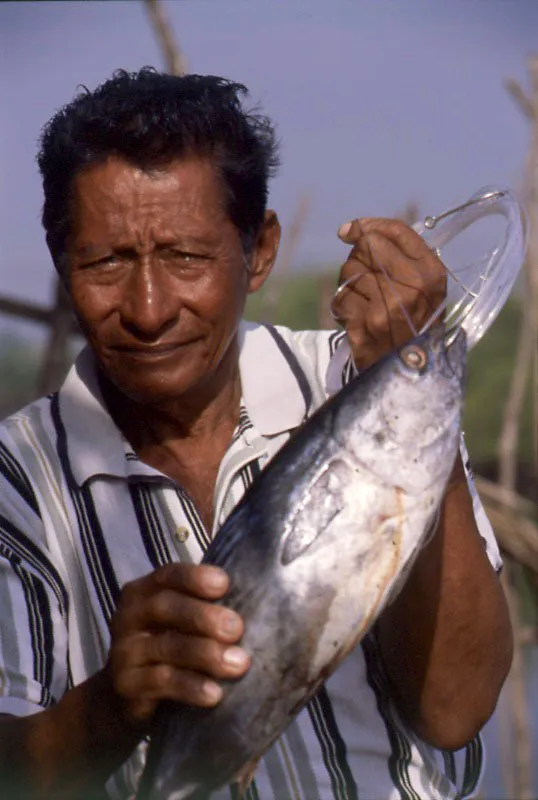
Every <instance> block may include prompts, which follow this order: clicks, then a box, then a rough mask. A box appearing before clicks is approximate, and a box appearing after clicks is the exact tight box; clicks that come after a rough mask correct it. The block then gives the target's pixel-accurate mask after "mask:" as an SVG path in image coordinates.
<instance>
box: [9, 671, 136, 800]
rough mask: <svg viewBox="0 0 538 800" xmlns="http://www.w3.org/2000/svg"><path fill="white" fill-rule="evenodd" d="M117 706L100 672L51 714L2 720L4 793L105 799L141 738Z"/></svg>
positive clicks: (59, 799)
mask: <svg viewBox="0 0 538 800" xmlns="http://www.w3.org/2000/svg"><path fill="white" fill-rule="evenodd" d="M117 704H118V701H117V700H116V699H115V698H114V696H113V695H112V692H111V690H110V688H109V685H108V681H107V678H106V677H105V674H104V673H102V672H100V673H97V675H95V676H93V677H92V678H90V679H89V680H87V681H85V682H84V683H83V684H80V685H79V686H77V687H75V688H74V689H72V690H71V691H69V692H68V693H67V694H66V695H65V696H64V697H63V698H62V700H61V701H60V702H59V703H58V704H57V705H56V706H53V707H52V708H50V709H47V710H45V711H42V712H39V713H37V714H34V715H32V716H28V717H10V716H3V717H0V787H1V789H2V790H3V791H4V792H6V791H7V790H8V789H9V796H10V797H13V798H21V799H22V798H24V800H64V799H65V800H73V798H74V797H83V796H84V797H90V798H94V797H95V798H101V797H104V796H105V794H104V784H105V782H106V780H107V779H108V777H109V776H110V775H111V774H112V773H113V772H114V771H115V770H116V769H118V768H119V767H120V766H121V764H122V763H123V762H124V761H125V760H126V759H127V758H128V757H129V755H130V754H131V752H132V751H133V749H134V748H135V746H136V744H137V742H138V740H139V738H140V737H138V736H135V735H134V734H133V732H132V731H128V730H126V729H125V726H123V725H122V723H121V719H122V714H121V709H119V708H118V705H117ZM2 796H3V794H2ZM6 796H7V794H6Z"/></svg>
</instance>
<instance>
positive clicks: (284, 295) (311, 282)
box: [245, 270, 336, 331]
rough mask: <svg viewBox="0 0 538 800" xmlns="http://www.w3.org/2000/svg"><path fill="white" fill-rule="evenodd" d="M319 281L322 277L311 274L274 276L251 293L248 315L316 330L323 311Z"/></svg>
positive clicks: (264, 320) (251, 317)
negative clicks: (259, 288) (258, 289)
mask: <svg viewBox="0 0 538 800" xmlns="http://www.w3.org/2000/svg"><path fill="white" fill-rule="evenodd" d="M319 284H320V277H319V276H315V275H312V274H302V275H293V276H292V277H290V278H284V279H283V278H278V277H274V278H273V279H272V280H271V279H270V280H269V281H268V283H267V284H266V285H265V286H264V287H263V288H262V289H261V290H260V291H259V292H257V294H254V295H251V296H250V297H249V300H248V303H247V309H246V312H245V315H246V317H247V319H250V320H253V321H254V322H271V323H272V324H273V325H285V326H286V327H287V328H292V329H293V330H297V331H299V330H315V329H316V328H318V327H319V319H320V313H321V297H320V291H319ZM334 285H335V287H336V270H335V277H334Z"/></svg>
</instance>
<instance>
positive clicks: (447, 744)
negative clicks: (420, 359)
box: [0, 70, 511, 800]
mask: <svg viewBox="0 0 538 800" xmlns="http://www.w3.org/2000/svg"><path fill="white" fill-rule="evenodd" d="M242 91H243V87H241V86H238V85H236V84H232V83H230V82H227V81H224V80H222V79H218V78H212V77H200V76H187V77H184V78H177V77H172V76H167V75H160V74H157V73H155V72H152V71H148V70H145V71H142V72H140V73H138V74H135V75H129V74H127V73H118V74H116V75H115V76H114V77H113V78H112V79H111V80H110V81H108V82H106V83H105V84H104V85H103V86H101V87H99V88H98V89H97V90H96V91H95V92H93V93H85V94H82V95H80V96H78V97H77V98H76V99H75V100H74V101H73V102H72V103H71V104H70V105H68V106H66V108H64V109H62V110H61V111H60V112H58V113H57V114H56V116H55V117H54V118H53V119H52V120H51V122H50V123H49V125H48V126H47V127H46V128H45V131H44V134H43V137H42V142H41V151H40V156H39V165H40V169H41V173H42V176H43V186H44V195H45V203H44V210H43V224H44V227H45V231H46V235H47V242H48V246H49V249H50V252H51V255H52V258H53V261H54V264H55V266H56V269H57V270H58V272H59V274H60V276H61V279H62V280H63V281H64V283H65V286H66V287H67V289H68V291H69V294H70V297H71V301H72V305H73V308H74V311H75V313H76V315H77V318H78V320H79V322H80V325H81V328H82V330H83V332H84V334H85V336H86V339H87V342H88V347H87V349H86V350H85V351H84V352H83V353H82V355H81V356H80V357H79V359H78V360H77V363H76V365H75V367H74V368H73V369H72V370H71V372H70V374H69V376H68V377H67V379H66V382H65V383H64V385H63V386H62V387H61V389H60V391H59V392H58V393H56V394H54V395H52V396H50V397H47V398H43V399H41V400H39V401H37V402H36V403H33V404H32V405H30V406H29V407H28V408H26V409H24V410H23V411H21V412H20V413H19V414H16V415H14V416H13V417H11V418H9V419H8V420H6V421H5V423H4V424H3V426H2V429H1V442H2V444H1V447H0V456H1V462H0V463H1V474H2V489H1V495H0V514H1V516H0V530H1V534H0V548H1V549H0V556H1V562H0V596H1V597H2V599H3V608H4V613H3V616H2V622H1V634H2V635H1V639H0V641H1V662H0V663H1V673H0V675H1V677H2V696H1V697H0V712H2V714H3V716H2V717H1V718H0V764H1V770H0V774H1V775H2V779H3V783H4V785H6V786H7V785H9V786H10V787H12V790H13V791H15V789H13V787H17V788H18V789H19V790H20V792H21V795H22V796H24V797H36V798H38V797H51V798H79V797H87V796H94V795H95V794H98V793H99V792H104V786H105V784H106V787H107V791H108V793H109V795H110V796H112V797H120V798H126V797H130V796H132V794H133V792H134V791H135V789H136V783H137V780H138V777H139V774H140V768H141V764H142V761H143V753H144V739H145V737H146V736H147V734H148V732H149V730H150V728H151V722H152V719H153V717H154V714H155V710H156V708H157V706H158V705H159V703H160V702H161V701H162V700H177V701H181V702H183V703H187V704H190V705H193V706H207V707H210V706H212V705H215V704H216V703H218V702H219V699H220V696H221V688H220V686H219V681H220V680H222V679H225V678H228V679H234V678H239V677H240V676H241V675H242V674H243V673H244V672H245V671H246V670H247V669H248V666H249V660H248V656H247V654H246V653H245V652H244V651H243V650H242V649H241V647H240V640H241V635H242V630H243V621H242V620H241V619H240V618H239V617H238V616H237V615H236V614H235V613H233V612H231V611H229V610H227V609H225V608H224V607H223V606H220V605H219V604H218V603H214V602H211V601H215V600H218V599H219V598H220V597H222V596H223V594H224V593H225V591H226V588H227V585H228V579H227V576H226V575H225V574H223V573H222V572H221V571H219V570H218V569H216V568H212V567H207V566H200V565H198V562H199V560H200V558H201V556H202V554H203V551H204V549H205V547H206V546H207V544H208V542H209V541H210V538H211V536H212V535H213V534H214V532H215V531H216V530H217V529H218V527H219V525H220V524H221V522H222V521H223V519H224V518H225V517H226V516H227V514H228V513H229V511H230V509H231V508H232V507H233V506H234V504H235V503H236V502H237V500H238V499H239V497H240V496H241V494H242V493H243V491H244V489H245V486H247V485H248V483H249V482H250V481H251V480H252V479H253V477H254V476H255V475H256V474H257V473H258V472H259V471H260V469H261V468H263V467H264V465H265V464H266V463H267V461H268V460H269V459H270V458H271V457H272V456H273V455H274V454H275V453H276V452H277V451H278V449H279V448H280V447H281V446H282V444H283V443H284V442H285V441H286V439H287V438H288V437H289V434H290V432H291V431H292V430H293V429H294V428H296V427H297V426H298V425H299V424H300V423H301V422H302V421H303V420H304V418H305V417H306V416H307V415H308V414H309V413H311V411H312V410H313V409H314V407H315V406H316V405H319V404H320V403H321V402H323V400H324V399H325V397H326V396H327V394H328V392H329V387H328V383H327V382H328V380H329V378H330V376H333V378H332V379H334V376H335V375H337V376H338V379H339V380H340V381H341V380H343V378H342V375H345V374H349V373H350V371H351V367H352V361H351V359H352V360H353V362H354V364H355V366H357V367H359V368H364V367H367V366H368V365H369V364H371V363H373V362H374V361H375V360H376V359H377V358H379V357H380V356H381V355H382V354H383V353H385V352H387V351H388V350H390V349H391V348H392V347H394V346H395V345H398V344H401V343H402V342H403V341H405V340H406V339H407V338H409V327H408V324H407V321H406V319H405V314H404V313H403V312H402V309H401V306H400V304H399V303H398V302H397V300H396V295H395V293H394V292H393V291H391V290H390V289H389V288H388V287H387V285H386V281H385V279H384V277H383V275H381V274H379V273H378V272H377V271H376V265H378V264H379V263H381V262H382V263H383V264H384V265H385V268H386V269H387V271H388V272H389V274H390V275H391V276H392V279H393V281H394V282H395V285H397V286H398V289H399V295H400V297H401V298H402V302H403V304H404V308H405V309H406V312H407V314H409V315H411V316H412V318H413V320H414V322H415V325H416V326H417V327H419V326H420V325H422V324H423V323H424V322H425V321H426V320H427V319H428V317H429V316H430V314H431V312H432V309H433V308H435V306H436V305H437V304H438V303H439V302H440V300H441V299H442V297H443V292H444V282H443V277H442V276H443V269H442V266H441V264H440V263H439V262H438V260H437V259H436V257H435V255H434V254H433V253H431V252H430V251H429V249H428V248H427V247H426V245H425V244H424V242H423V241H422V239H420V237H418V236H417V235H416V234H414V232H413V231H411V230H410V229H409V228H407V227H406V226H405V225H403V224H402V223H399V222H395V221H389V220H374V219H369V220H362V221H361V223H359V222H357V221H355V222H353V223H351V224H349V225H346V226H343V228H342V229H341V231H340V234H341V237H342V238H343V240H344V241H345V242H347V243H349V244H351V245H352V249H351V252H350V254H349V256H348V259H347V261H346V263H345V264H344V266H343V268H342V273H341V279H342V280H343V279H345V278H346V277H347V276H348V275H350V274H352V273H354V272H356V271H357V269H361V270H362V271H363V272H365V273H366V276H365V277H364V279H362V280H361V281H360V282H358V283H357V284H355V285H353V284H352V287H351V289H352V291H351V292H350V293H349V294H348V296H347V298H346V304H347V308H346V311H347V313H346V317H347V316H349V319H350V322H349V324H348V325H347V331H346V333H347V335H344V334H337V333H334V332H332V333H331V332H302V333H293V332H291V331H288V330H285V329H278V330H277V329H274V328H270V327H269V328H268V327H264V326H255V325H249V324H247V323H244V322H242V321H241V320H242V314H243V309H244V304H245V300H246V297H247V295H248V293H250V292H255V291H257V290H258V289H259V288H260V287H261V286H262V285H263V283H264V281H265V280H266V278H267V277H268V275H269V273H270V271H271V268H272V265H273V263H274V260H275V257H276V253H277V249H278V244H279V237H280V229H279V223H278V220H277V217H276V215H275V213H274V212H273V211H269V210H267V209H266V200H267V180H268V177H269V176H270V174H271V173H272V171H273V170H274V168H275V167H276V163H277V159H276V154H275V143H274V134H273V131H272V128H271V126H270V124H269V122H268V121H267V120H266V119H265V118H263V117H261V116H256V115H254V114H248V113H246V112H245V111H244V110H243V109H242V107H241V104H240V101H239V96H240V94H241V93H242ZM364 234H366V235H364ZM350 304H351V305H350ZM350 311H351V312H352V313H349V312H350ZM336 388H337V387H336ZM333 390H334V387H333ZM473 504H474V512H475V513H473ZM478 525H479V526H480V530H479V528H478ZM484 540H485V543H484ZM498 567H499V557H498V551H497V549H496V545H495V542H494V538H493V536H492V534H491V530H490V528H489V525H488V524H487V520H486V519H485V517H484V515H483V512H482V510H481V508H480V505H479V502H478V500H477V498H476V496H474V497H473V495H472V493H471V485H470V484H469V482H468V480H467V479H466V475H465V472H464V468H463V465H462V463H461V462H458V463H457V465H456V467H455V469H454V473H453V476H452V480H451V483H450V486H449V488H448V490H447V494H446V499H445V502H444V505H443V509H442V514H441V518H440V522H439V526H438V530H437V532H436V534H435V535H434V537H433V539H432V540H431V542H430V543H429V544H428V545H427V547H425V549H424V550H423V552H422V553H421V554H420V555H419V557H418V560H417V562H416V565H415V567H414V569H413V571H412V573H411V575H410V577H409V580H408V582H407V584H406V586H405V588H404V590H403V591H402V593H401V594H400V596H399V597H398V598H397V600H396V601H395V602H394V603H393V605H392V606H391V607H390V608H389V609H388V610H387V611H386V613H385V614H384V615H383V617H382V619H381V620H380V623H379V625H378V630H377V635H376V637H375V639H373V638H371V637H369V638H368V639H367V640H366V642H365V643H364V644H363V645H362V646H361V647H358V648H357V649H356V651H354V652H353V653H352V654H351V655H350V656H349V657H348V659H347V660H346V661H345V662H344V664H343V665H342V666H341V667H340V668H339V669H338V670H337V672H336V673H335V674H334V675H333V676H332V677H331V678H330V680H329V681H328V682H327V684H326V686H325V687H324V688H323V689H322V690H321V692H320V693H319V694H318V696H317V697H316V698H315V699H314V700H313V701H312V702H311V703H310V704H309V706H308V708H307V709H305V710H304V711H303V712H302V713H301V714H300V715H299V717H298V718H297V720H296V721H294V722H293V723H292V725H291V726H290V728H289V730H288V731H287V732H286V734H285V735H284V736H283V737H282V738H281V739H280V740H279V742H277V744H276V745H275V746H274V747H273V748H272V749H271V750H270V751H269V753H268V754H267V756H266V758H265V759H264V760H263V761H262V763H261V764H260V766H259V768H258V771H257V773H256V776H255V781H254V783H253V785H252V787H251V788H250V789H249V792H248V794H247V796H249V797H252V798H254V797H260V798H263V799H264V800H272V799H273V798H275V800H276V798H278V800H281V799H282V798H289V797H293V798H304V799H306V800H314V798H322V799H323V800H325V799H326V798H327V799H328V798H355V797H360V798H365V797H368V798H374V797H375V798H389V797H390V798H397V797H405V798H408V797H409V798H415V799H416V798H422V797H424V798H454V797H456V796H458V794H457V791H458V790H457V789H456V786H459V787H460V789H461V791H462V792H463V793H468V792H469V791H470V790H471V789H472V787H473V786H474V784H475V782H476V777H477V773H478V772H479V770H480V747H479V743H478V741H477V740H476V739H475V738H474V737H475V736H476V734H477V732H478V731H479V729H480V728H481V727H482V725H483V724H484V723H485V721H486V720H487V719H488V718H489V716H490V715H491V713H492V711H493V709H494V707H495V703H496V701H497V697H498V694H499V691H500V687H501V685H502V682H503V680H504V677H505V675H506V672H507V670H508V667H509V663H510V658H511V636H510V629H509V623H508V617H507V611H506V606H505V602H504V598H503V594H502V591H501V588H500V585H499V581H498V578H497V575H496V572H495V569H496V568H498ZM466 745H467V747H466V752H465V755H466V761H465V765H464V769H463V771H462V770H461V769H459V770H458V765H457V760H456V759H455V758H454V757H453V755H452V752H451V751H453V750H457V749H459V748H463V747H465V746H466ZM230 791H232V796H233V793H234V790H233V789H232V790H229V789H225V790H223V791H222V792H220V793H218V796H219V797H229V796H230Z"/></svg>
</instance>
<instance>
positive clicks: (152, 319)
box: [120, 258, 181, 340]
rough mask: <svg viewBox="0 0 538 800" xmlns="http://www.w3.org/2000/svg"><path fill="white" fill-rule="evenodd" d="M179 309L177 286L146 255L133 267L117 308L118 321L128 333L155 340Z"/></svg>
mask: <svg viewBox="0 0 538 800" xmlns="http://www.w3.org/2000/svg"><path fill="white" fill-rule="evenodd" d="M174 290H175V291H174ZM180 308H181V301H180V299H179V297H178V294H177V287H174V286H172V285H171V282H170V279H169V276H168V275H167V274H166V272H165V271H164V270H161V269H159V266H158V265H156V264H154V263H152V261H151V260H150V259H149V258H148V259H144V260H143V261H141V262H139V263H138V264H137V265H136V266H135V267H134V268H133V271H132V273H131V275H130V276H129V280H128V281H127V284H126V287H125V294H124V297H123V300H122V304H121V309H120V314H121V318H122V322H123V324H124V326H125V327H126V328H127V329H128V330H130V332H131V333H133V334H135V335H136V336H138V337H139V338H144V339H148V340H154V339H158V338H159V337H160V336H162V335H163V334H164V333H165V332H166V331H167V330H168V329H169V328H170V327H172V326H173V325H174V323H175V322H176V321H177V318H178V316H179V312H180Z"/></svg>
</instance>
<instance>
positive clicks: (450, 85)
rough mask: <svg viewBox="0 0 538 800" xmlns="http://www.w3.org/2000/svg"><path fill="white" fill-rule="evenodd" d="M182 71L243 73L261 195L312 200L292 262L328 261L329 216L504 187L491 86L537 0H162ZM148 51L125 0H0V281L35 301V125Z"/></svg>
mask: <svg viewBox="0 0 538 800" xmlns="http://www.w3.org/2000/svg"><path fill="white" fill-rule="evenodd" d="M164 7H165V10H166V13H167V15H168V17H169V19H170V21H171V22H172V24H173V27H174V30H175V32H176V35H177V37H178V39H179V41H180V43H181V46H182V49H183V51H184V53H185V55H186V57H187V60H188V65H189V70H190V71H191V72H200V73H214V74H220V75H223V76H226V77H230V78H233V79H236V80H239V81H241V82H244V83H246V84H247V86H248V87H249V89H250V90H251V94H252V99H253V102H260V103H261V105H262V107H263V109H264V110H265V111H266V112H267V113H268V114H269V115H270V116H271V117H272V118H273V119H274V121H275V122H276V124H277V127H278V132H279V136H280V138H281V140H282V158H283V165H282V169H281V173H280V176H279V177H278V178H277V179H276V180H275V181H274V182H273V184H272V191H271V204H272V206H273V207H275V208H276V209H277V211H278V212H279V214H280V217H281V220H282V222H283V223H284V225H285V224H286V222H288V223H289V221H290V219H291V217H292V214H293V211H294V209H295V207H296V205H297V202H298V200H299V198H300V197H301V195H302V193H304V192H310V193H311V198H312V206H311V210H310V214H309V216H308V219H307V223H306V225H305V228H304V230H303V235H302V238H301V242H300V247H299V249H298V251H297V254H296V259H295V260H296V265H297V267H298V268H301V267H304V266H305V265H309V264H322V263H327V262H331V263H335V264H337V263H339V262H340V261H341V260H343V254H344V250H343V246H342V244H341V243H340V242H339V241H338V240H337V238H336V235H335V231H336V229H337V227H338V225H339V224H340V223H342V222H344V221H346V220H347V219H349V218H351V217H354V216H360V215H387V216H388V215H392V214H396V213H398V212H399V211H401V210H402V209H403V207H404V206H405V205H406V203H408V201H410V200H413V201H416V203H417V204H418V206H419V209H420V210H421V212H422V213H423V214H428V213H437V212H439V211H441V210H443V209H444V208H446V207H447V205H449V204H451V203H452V201H454V200H458V199H465V198H466V197H467V196H469V195H470V194H471V193H473V192H474V191H475V190H477V189H478V188H479V187H481V186H483V185H484V184H491V183H501V184H508V185H510V186H512V187H514V188H517V187H518V185H519V184H520V181H521V175H522V171H523V165H524V161H525V157H526V153H527V147H528V140H529V126H528V124H527V123H526V121H525V120H524V119H523V117H522V115H521V113H520V112H519V111H518V109H517V108H516V107H515V105H514V103H513V101H512V99H511V98H510V97H509V96H508V94H507V92H506V90H505V88H504V86H503V81H504V79H505V78H507V77H514V78H516V79H518V80H519V81H520V82H521V83H522V84H523V85H526V81H527V73H526V60H527V58H528V56H529V55H530V54H531V53H532V52H533V51H534V52H538V0H450V1H449V0H287V1H285V0H271V1H270V2H269V1H268V0H170V2H165V3H164ZM145 64H152V65H155V66H162V65H163V62H162V58H161V53H160V50H159V48H158V45H157V43H156V41H155V39H154V36H153V32H152V29H151V27H150V25H149V22H148V18H147V15H146V11H145V9H144V7H143V5H142V3H141V2H138V0H122V2H115V1H111V0H106V1H105V2H94V1H92V0H86V1H85V2H11V3H10V2H3V3H0V293H3V294H9V295H14V296H19V297H24V298H28V299H32V300H35V301H40V302H48V301H49V299H50V296H51V285H52V280H51V276H52V267H51V264H50V259H49V256H48V253H47V251H46V248H45V244H44V237H43V234H42V230H41V227H40V222H39V215H40V206H41V196H40V183H39V176H38V173H37V168H36V164H35V158H34V157H35V152H36V142H37V138H38V135H39V131H40V128H41V127H42V125H43V124H44V122H45V121H46V120H47V119H48V118H49V117H50V116H51V114H52V113H53V112H54V111H55V109H57V108H59V107H60V106H61V105H63V104H64V103H66V102H67V101H69V100H70V99H71V97H72V96H73V94H74V93H75V91H76V88H77V84H85V85H86V86H88V87H94V86H95V85H96V84H97V83H99V82H101V81H102V80H104V79H106V78H107V77H108V76H109V75H110V74H111V72H112V71H113V70H114V69H115V68H118V67H124V68H126V69H137V68H139V67H140V66H142V65H145Z"/></svg>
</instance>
